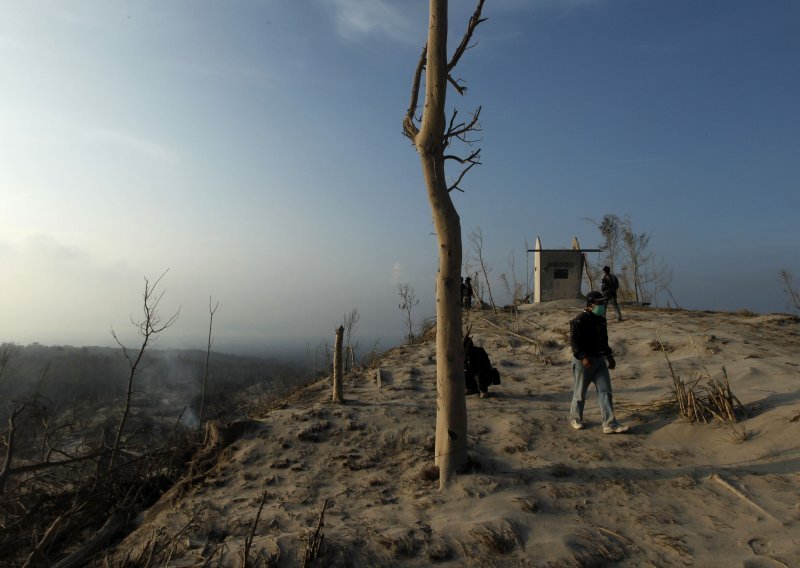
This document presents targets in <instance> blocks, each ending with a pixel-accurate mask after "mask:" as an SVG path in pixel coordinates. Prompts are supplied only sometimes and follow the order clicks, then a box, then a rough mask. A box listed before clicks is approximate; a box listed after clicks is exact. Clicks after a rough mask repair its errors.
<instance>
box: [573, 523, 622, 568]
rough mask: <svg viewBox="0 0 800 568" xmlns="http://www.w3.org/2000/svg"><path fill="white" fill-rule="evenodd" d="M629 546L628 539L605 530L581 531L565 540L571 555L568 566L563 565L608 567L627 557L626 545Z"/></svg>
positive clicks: (598, 528)
mask: <svg viewBox="0 0 800 568" xmlns="http://www.w3.org/2000/svg"><path fill="white" fill-rule="evenodd" d="M630 544H632V542H631V540H630V539H628V538H626V537H624V536H622V535H620V534H617V533H615V532H612V531H610V530H607V529H603V528H600V527H597V528H592V529H583V530H581V531H580V532H578V533H577V534H575V535H574V536H572V537H570V538H569V539H568V540H567V546H568V547H569V548H570V550H572V551H573V555H572V558H571V559H570V562H569V564H565V565H566V566H581V567H588V566H598V567H600V566H608V565H609V564H611V563H612V562H620V561H621V560H624V559H625V558H626V557H627V556H628V552H627V546H626V545H630Z"/></svg>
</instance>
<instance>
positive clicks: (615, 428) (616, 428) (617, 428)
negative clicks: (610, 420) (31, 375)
mask: <svg viewBox="0 0 800 568" xmlns="http://www.w3.org/2000/svg"><path fill="white" fill-rule="evenodd" d="M630 429H631V427H630V426H626V425H625V424H612V425H611V426H603V434H622V433H623V432H627V431H628V430H630Z"/></svg>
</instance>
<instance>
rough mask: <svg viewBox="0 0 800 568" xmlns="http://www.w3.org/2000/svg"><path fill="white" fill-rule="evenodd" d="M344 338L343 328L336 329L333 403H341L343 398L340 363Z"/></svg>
mask: <svg viewBox="0 0 800 568" xmlns="http://www.w3.org/2000/svg"><path fill="white" fill-rule="evenodd" d="M343 337H344V326H343V325H340V326H339V327H337V328H336V341H335V343H334V346H333V402H337V403H340V404H341V403H343V402H344V396H343V394H342V383H343V382H344V381H343V378H342V374H343V370H342V367H343V364H342V363H343V362H342V338H343Z"/></svg>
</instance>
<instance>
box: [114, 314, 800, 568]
mask: <svg viewBox="0 0 800 568" xmlns="http://www.w3.org/2000/svg"><path fill="white" fill-rule="evenodd" d="M580 309H581V304H580V302H554V303H549V304H543V305H537V306H525V307H524V308H523V309H522V310H521V311H520V313H519V315H518V316H516V317H513V316H512V315H511V314H507V313H506V314H501V316H500V317H499V318H498V319H497V320H496V322H495V323H493V322H492V321H490V320H491V318H490V317H489V314H488V313H487V312H476V311H474V312H471V313H470V314H469V323H470V324H471V325H472V326H473V335H474V337H475V340H476V343H477V344H479V345H482V346H483V347H484V348H485V349H486V350H487V351H488V353H489V355H490V357H491V358H492V361H493V362H494V364H495V366H497V367H498V368H499V369H500V372H501V375H502V383H503V384H502V385H501V386H499V387H492V394H493V396H492V397H490V398H487V399H480V398H477V397H475V396H471V397H468V398H467V407H468V412H469V442H470V456H471V459H472V467H471V471H470V473H468V474H465V475H461V476H459V478H458V479H457V481H456V482H455V483H454V486H453V487H452V488H451V489H449V490H447V491H445V492H442V491H439V490H438V485H437V481H436V476H435V470H434V469H433V468H432V463H433V449H434V448H433V434H434V423H435V396H436V393H435V348H434V345H433V343H432V342H431V341H428V342H425V343H422V344H419V345H414V346H403V347H398V348H396V349H394V350H392V351H391V352H389V353H387V354H386V356H385V358H384V359H383V361H382V362H381V366H380V369H381V384H380V386H379V385H378V383H377V381H376V371H375V370H374V369H372V370H369V371H366V370H365V371H363V372H359V373H357V374H355V375H353V376H350V377H347V378H346V382H345V398H346V403H345V404H344V405H335V404H332V403H331V402H330V398H331V392H330V391H331V389H330V385H329V383H328V382H327V381H323V382H320V383H318V384H315V385H312V386H310V387H308V388H306V389H303V390H302V391H299V392H297V393H295V394H294V395H293V396H292V397H290V398H289V399H288V400H287V401H285V403H283V404H281V405H279V407H278V408H275V409H274V410H272V411H271V412H269V413H268V414H267V415H266V416H263V417H257V420H254V422H253V423H252V424H249V425H246V426H243V427H241V428H240V431H239V432H237V433H236V436H234V437H238V439H236V440H235V441H234V442H233V443H232V444H230V445H229V446H228V447H227V448H226V449H224V450H223V451H222V452H221V453H220V454H219V456H216V454H215V455H214V457H215V459H216V461H214V462H213V464H210V469H207V471H206V470H203V472H201V473H202V475H199V476H198V477H197V479H196V480H195V482H194V483H192V484H188V485H184V486H182V487H181V488H180V490H178V489H177V488H176V489H173V490H172V491H170V492H169V493H168V494H166V495H165V496H164V497H163V498H162V500H161V501H160V502H159V503H158V504H157V505H156V506H155V507H153V509H151V510H150V511H148V512H147V513H146V514H145V515H143V516H142V518H141V519H139V522H140V526H139V527H138V529H137V530H135V531H134V532H133V533H132V534H130V535H129V536H128V537H127V538H126V539H125V540H124V541H123V542H122V543H121V544H120V545H119V546H118V548H117V550H116V561H117V562H118V563H122V561H123V560H122V559H123V558H128V559H136V558H140V559H144V558H148V557H149V558H151V559H153V560H160V561H161V562H163V561H164V559H166V558H167V557H169V559H170V560H169V565H170V566H202V565H204V562H205V561H206V560H208V559H210V561H209V563H208V564H207V565H210V566H216V565H223V566H235V565H240V564H239V562H240V559H241V554H242V553H243V551H244V549H245V548H248V549H249V553H250V554H249V557H250V560H251V565H254V566H269V565H272V566H299V565H303V562H304V555H305V554H306V549H307V546H308V545H309V544H313V543H314V541H315V538H314V537H315V536H316V537H319V536H320V535H323V536H324V543H323V546H321V547H320V558H319V559H317V560H316V561H314V562H313V563H312V565H319V566H360V567H364V566H429V565H431V564H437V565H441V566H563V567H569V566H576V567H577V566H607V565H615V566H686V565H694V566H746V567H751V568H755V567H770V566H776V567H777V566H800V560H798V559H799V558H800V523H799V522H798V521H799V520H800V496H799V495H800V494H799V493H798V487H800V444H799V443H798V440H799V439H800V386H798V381H799V380H800V356H799V355H798V353H799V352H800V335H798V333H799V332H800V324H798V321H797V320H796V319H794V318H791V317H789V316H785V315H777V314H776V315H750V314H731V313H712V312H692V311H668V310H649V309H636V308H632V307H627V308H624V310H625V316H626V317H627V318H628V319H626V320H625V321H623V322H616V321H615V320H614V319H613V316H610V317H611V319H610V322H609V335H610V343H611V345H612V347H613V348H614V349H615V350H616V352H617V363H618V367H617V369H616V370H615V371H613V372H612V380H613V385H614V389H615V403H616V405H617V417H618V419H619V420H620V421H622V422H625V423H627V424H630V425H631V426H632V429H631V431H630V432H629V433H627V434H619V435H604V434H603V433H602V429H601V428H600V427H599V425H600V417H599V410H598V407H597V401H596V398H595V397H594V395H593V394H592V396H590V398H589V400H588V401H587V405H586V418H587V419H588V422H589V427H588V428H587V429H585V430H582V431H579V432H576V431H574V430H572V429H571V428H570V427H569V425H568V423H567V414H568V410H569V403H570V399H571V382H572V378H571V367H570V352H569V345H568V343H567V335H566V334H567V330H568V322H569V320H570V319H571V318H572V317H574V315H576V314H577V313H578V311H579V310H580ZM657 334H658V335H660V338H661V341H662V342H663V344H664V346H665V349H666V351H667V356H668V357H669V360H670V361H671V363H672V366H673V370H674V373H676V374H677V375H679V376H680V377H681V378H683V379H684V380H689V379H691V378H692V377H695V376H698V375H699V374H703V373H706V372H708V373H709V374H710V375H711V376H712V377H714V378H721V377H722V373H723V367H724V369H725V371H726V372H727V376H728V378H729V380H730V385H731V389H732V392H733V394H734V395H735V396H736V397H738V399H739V400H740V401H741V402H742V403H743V404H744V406H745V408H746V410H747V412H748V417H747V418H744V419H742V420H741V421H740V422H739V423H738V427H739V430H738V431H737V432H738V434H736V433H735V432H734V431H733V430H732V429H731V428H730V427H728V426H723V425H721V424H719V423H716V422H711V423H709V424H689V423H687V422H685V421H681V420H678V417H677V416H676V415H675V414H674V413H659V412H655V411H653V410H651V409H652V402H653V401H656V400H659V399H661V397H664V396H666V395H668V394H669V392H670V387H671V385H672V374H671V371H670V368H669V366H668V364H667V359H666V357H665V355H664V353H663V352H662V350H661V348H660V345H659V344H658V342H657V341H655V338H656V336H657ZM525 338H527V339H525ZM260 506H261V507H262V508H261V512H260V516H259V519H258V523H257V524H254V520H255V519H256V516H257V514H258V513H259V507H260ZM323 506H325V514H324V519H323V523H322V525H320V513H321V511H322V509H323ZM318 526H320V527H321V528H320V530H317V528H318ZM156 564H157V562H156ZM142 565H144V564H143V561H142Z"/></svg>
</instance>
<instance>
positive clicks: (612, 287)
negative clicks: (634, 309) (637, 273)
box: [600, 266, 622, 321]
mask: <svg viewBox="0 0 800 568" xmlns="http://www.w3.org/2000/svg"><path fill="white" fill-rule="evenodd" d="M617 290H619V278H617V277H616V275H614V274H611V268H609V267H608V266H604V267H603V278H602V279H601V280H600V291H601V292H602V293H603V297H604V298H605V299H606V300H607V301H608V303H610V304H613V305H614V308H615V309H616V310H617V321H622V312H621V311H620V310H619V302H617Z"/></svg>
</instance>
